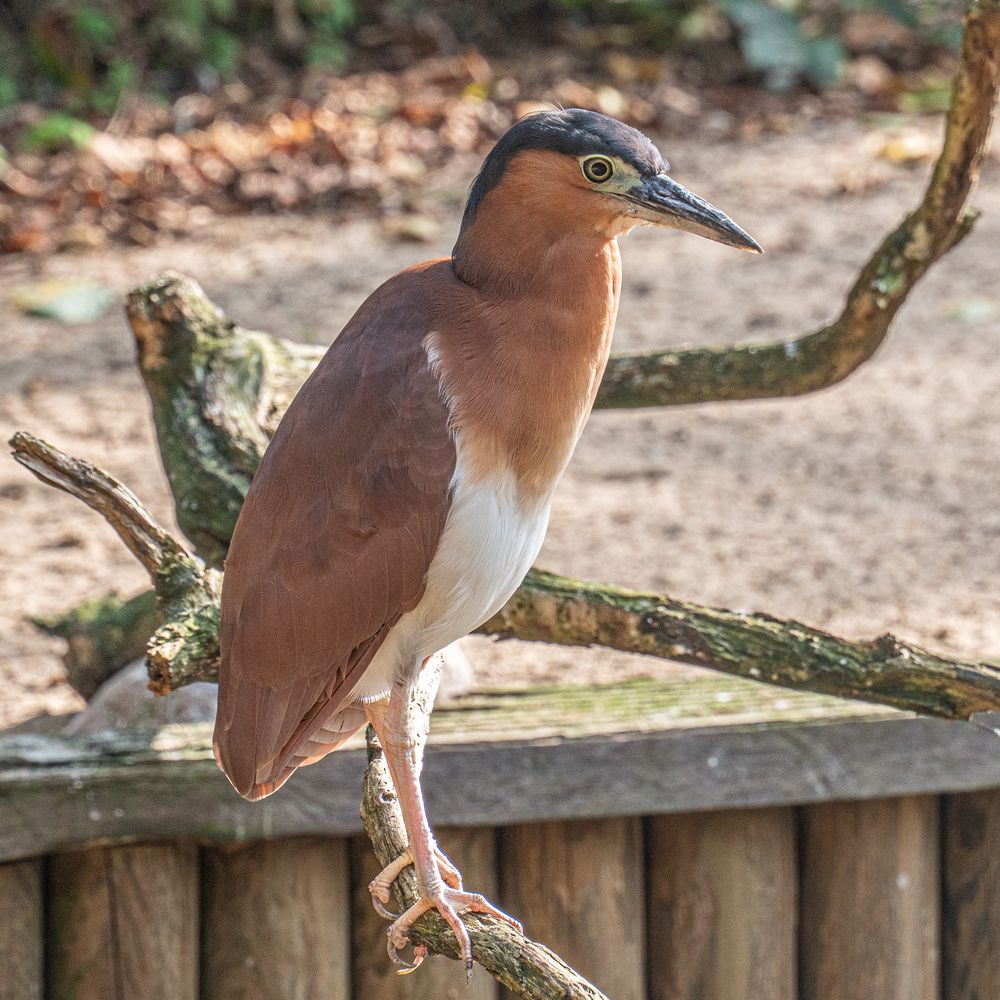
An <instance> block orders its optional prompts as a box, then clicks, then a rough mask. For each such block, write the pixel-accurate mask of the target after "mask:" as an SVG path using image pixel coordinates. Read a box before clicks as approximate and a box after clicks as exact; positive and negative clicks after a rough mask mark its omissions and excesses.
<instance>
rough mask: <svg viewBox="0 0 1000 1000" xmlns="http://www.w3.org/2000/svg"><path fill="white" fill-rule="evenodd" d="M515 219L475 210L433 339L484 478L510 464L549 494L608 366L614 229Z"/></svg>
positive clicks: (614, 289)
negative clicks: (452, 292) (450, 298)
mask: <svg viewBox="0 0 1000 1000" xmlns="http://www.w3.org/2000/svg"><path fill="white" fill-rule="evenodd" d="M519 215H520V213H518V212H513V213H511V212H508V213H506V214H505V216H504V217H503V218H500V219H491V218H490V216H489V214H481V215H480V214H477V217H476V220H475V224H474V225H473V226H472V227H470V228H469V229H468V230H466V232H464V233H463V234H462V236H461V237H460V239H459V242H458V245H457V246H456V249H455V255H454V257H453V260H452V267H453V269H454V273H455V275H456V277H457V278H459V279H460V282H459V283H457V284H458V285H459V287H462V288H464V289H465V291H464V292H462V293H459V294H458V295H457V297H456V299H455V301H454V302H451V303H449V304H450V305H451V306H452V307H453V308H451V309H450V310H449V316H450V317H451V318H450V320H449V321H447V322H442V323H441V324H440V327H439V329H440V333H439V334H438V335H437V336H436V337H435V338H434V339H435V344H434V346H435V350H436V351H437V353H438V355H439V356H440V357H441V359H442V374H443V375H444V376H445V382H446V387H447V389H448V390H449V392H450V394H452V395H453V396H454V397H455V399H456V400H457V404H456V406H457V409H456V413H455V420H456V426H458V427H459V428H460V429H464V430H463V439H464V440H465V441H466V442H467V443H468V446H469V447H468V448H467V449H466V454H467V456H468V457H469V458H470V459H471V458H473V456H474V459H475V460H474V463H473V464H474V466H475V467H476V468H477V469H478V470H479V471H480V472H481V473H482V475H483V477H484V478H485V477H488V476H489V475H492V474H493V473H492V472H491V471H490V470H496V469H501V468H509V469H511V470H513V471H514V473H515V474H516V476H517V480H518V484H519V489H520V490H521V491H522V492H523V494H524V495H525V496H529V495H530V496H534V497H536V498H538V499H539V500H545V498H547V497H551V493H552V490H553V489H554V487H555V484H556V481H557V480H558V478H559V476H560V475H561V473H562V470H563V468H564V467H565V465H566V463H567V462H568V460H569V457H570V455H571V454H572V451H573V448H574V447H575V445H576V441H577V438H578V437H579V435H580V432H581V431H582V429H583V425H584V423H585V421H586V419H587V416H588V415H589V413H590V409H591V406H592V405H593V401H594V396H595V395H596V392H597V386H598V384H599V382H600V379H601V376H602V375H603V373H604V367H605V364H606V363H607V359H608V352H609V350H610V344H611V335H612V332H613V330H614V324H615V317H616V314H617V310H618V293H619V289H620V286H621V265H620V257H619V253H618V245H617V241H616V240H615V238H614V236H610V235H607V234H602V233H599V232H596V231H594V232H583V233H581V232H580V231H579V230H578V231H576V232H570V231H567V230H566V229H565V228H563V229H559V228H558V227H553V226H546V225H545V224H544V221H545V220H544V219H543V220H542V223H541V224H538V223H537V222H536V223H535V224H532V222H531V221H530V220H528V219H525V218H519ZM459 317H460V318H459ZM470 471H473V470H472V469H470Z"/></svg>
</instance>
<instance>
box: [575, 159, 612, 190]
mask: <svg viewBox="0 0 1000 1000" xmlns="http://www.w3.org/2000/svg"><path fill="white" fill-rule="evenodd" d="M580 166H581V168H582V169H583V176H584V177H586V178H587V180H588V181H590V182H591V183H593V184H603V183H604V182H605V181H607V180H610V179H611V178H612V177H613V176H614V173H615V164H614V161H613V160H609V159H608V158H607V157H606V156H588V157H587V159H585V160H584V161H583V163H581V164H580Z"/></svg>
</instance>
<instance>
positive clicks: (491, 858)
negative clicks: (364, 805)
mask: <svg viewBox="0 0 1000 1000" xmlns="http://www.w3.org/2000/svg"><path fill="white" fill-rule="evenodd" d="M435 833H436V836H437V839H438V844H439V845H440V847H441V850H442V851H444V853H445V854H446V855H447V856H448V857H449V858H450V859H451V861H452V862H453V863H454V864H455V865H456V866H457V868H458V870H459V871H460V872H461V873H462V881H463V883H464V885H465V887H466V888H467V889H468V890H469V891H470V892H481V893H482V894H483V895H484V896H485V897H486V898H487V899H489V900H492V901H494V902H495V901H496V888H497V867H496V831H495V830H492V829H490V828H489V827H483V828H480V829H457V828H455V827H451V828H442V829H440V830H437V831H435ZM378 868H379V866H378V863H377V862H376V860H375V856H374V855H373V854H372V849H371V845H370V843H369V842H368V839H367V838H366V837H355V838H354V840H353V841H352V842H351V875H352V880H353V884H354V888H353V890H352V897H353V919H352V922H351V928H352V934H353V941H352V950H353V954H354V965H353V976H352V982H353V986H354V992H353V997H354V998H355V1000H497V997H498V996H499V992H500V987H499V986H498V985H497V982H496V980H495V979H494V978H493V977H492V976H491V975H490V974H489V973H488V972H486V971H485V970H483V969H481V968H480V967H479V966H478V965H477V966H476V967H475V969H474V970H473V974H472V985H471V986H470V987H469V988H468V989H466V986H465V970H464V969H463V968H462V966H461V964H460V963H459V962H453V961H451V960H449V959H447V958H441V957H435V956H430V957H428V958H427V959H426V960H425V961H424V963H423V964H422V965H421V966H420V968H419V970H418V971H417V972H415V973H414V974H413V975H407V976H397V975H396V974H395V966H393V964H392V962H391V961H390V960H389V956H388V954H387V953H386V947H385V946H386V936H385V932H386V928H387V926H388V925H387V924H386V922H385V921H384V920H383V919H382V918H381V917H380V916H379V915H378V914H377V913H376V912H375V910H374V908H373V907H372V904H371V895H370V894H369V892H368V883H369V882H370V881H371V880H372V879H373V878H374V877H375V876H376V875H377V874H378ZM390 908H391V907H390Z"/></svg>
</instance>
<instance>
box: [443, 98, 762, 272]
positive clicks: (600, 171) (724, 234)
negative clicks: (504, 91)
mask: <svg viewBox="0 0 1000 1000" xmlns="http://www.w3.org/2000/svg"><path fill="white" fill-rule="evenodd" d="M669 169H670V168H669V164H667V162H666V161H665V160H664V159H663V157H662V156H661V155H660V151H659V150H658V149H657V148H656V146H655V145H653V143H652V142H651V141H650V140H649V139H648V138H646V136H645V135H643V134H642V133H641V132H640V131H638V130H637V129H634V128H632V127H631V126H629V125H626V124H624V123H623V122H620V121H618V120H616V119H614V118H609V117H608V116H607V115H602V114H599V113H598V112H596V111H584V110H581V109H580V108H569V109H567V110H553V111H542V112H539V113H537V114H533V115H528V116H527V117H525V118H522V119H521V120H520V121H519V122H517V123H516V124H515V125H514V126H512V127H511V128H510V129H509V130H508V131H507V132H506V133H505V134H504V135H503V136H502V137H501V138H500V140H499V142H497V144H496V146H494V147H493V149H492V151H491V152H490V153H489V155H488V156H487V157H486V160H485V161H484V163H483V166H482V169H481V170H480V171H479V174H478V176H477V177H476V179H475V181H474V182H473V184H472V189H471V190H470V192H469V200H468V202H467V204H466V207H465V215H464V217H463V219H462V233H463V234H464V233H466V231H467V230H469V229H470V228H471V227H472V226H473V225H474V223H475V221H476V219H477V217H478V216H479V215H480V213H481V212H483V210H484V209H486V210H488V212H489V215H490V216H491V222H493V221H494V220H495V219H496V218H497V217H501V218H502V217H503V215H504V214H508V215H510V214H513V213H517V214H518V215H520V216H523V217H525V218H529V219H531V220H533V221H535V222H537V223H539V224H540V223H541V222H542V221H546V220H547V221H549V222H550V223H554V224H561V225H564V226H566V227H576V228H579V227H589V228H596V229H599V230H603V231H605V232H606V234H607V235H611V236H614V235H618V234H620V233H622V232H627V231H628V230H629V229H631V228H632V227H634V226H636V225H642V224H650V225H656V226H665V227H667V228H670V229H680V230H683V231H684V232H688V233H695V234H697V235H698V236H705V237H707V238H708V239H710V240H716V241H717V242H719V243H725V244H727V245H728V246H731V247H736V248H737V249H740V250H749V251H751V252H752V253H763V251H762V250H761V248H760V246H759V245H758V243H757V242H756V240H754V239H753V237H751V236H750V235H749V234H748V233H746V232H744V231H743V230H742V229H741V228H740V227H739V226H738V225H736V223H735V222H733V221H732V219H730V218H729V217H728V216H727V215H725V214H723V213H722V212H720V211H719V210H718V209H717V208H715V207H714V206H713V205H710V204H709V203H708V202H707V201H704V200H703V199H702V198H699V197H698V196H697V195H695V194H692V192H690V191H688V190H687V189H686V188H684V187H682V186H681V185H680V184H678V183H677V182H676V181H675V180H674V179H673V178H672V177H670V175H669V174H668V170H669ZM460 239H461V237H460Z"/></svg>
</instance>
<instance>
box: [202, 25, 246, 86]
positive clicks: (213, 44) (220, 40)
mask: <svg viewBox="0 0 1000 1000" xmlns="http://www.w3.org/2000/svg"><path fill="white" fill-rule="evenodd" d="M205 61H206V62H207V63H208V64H209V66H211V67H212V68H213V69H215V70H216V71H217V72H218V74H219V76H221V77H222V78H223V79H229V78H231V77H233V76H235V75H236V67H237V65H238V64H239V61H240V40H239V39H238V38H237V37H236V35H234V34H232V32H229V31H226V30H225V29H224V28H213V29H212V30H211V31H210V32H209V33H208V36H207V38H206V39H205Z"/></svg>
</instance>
